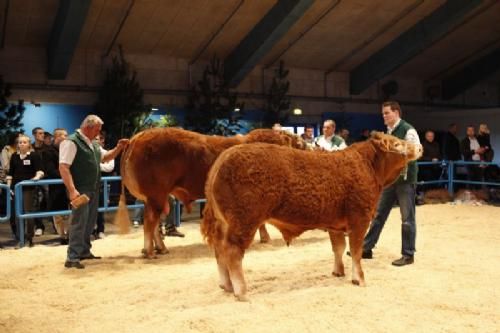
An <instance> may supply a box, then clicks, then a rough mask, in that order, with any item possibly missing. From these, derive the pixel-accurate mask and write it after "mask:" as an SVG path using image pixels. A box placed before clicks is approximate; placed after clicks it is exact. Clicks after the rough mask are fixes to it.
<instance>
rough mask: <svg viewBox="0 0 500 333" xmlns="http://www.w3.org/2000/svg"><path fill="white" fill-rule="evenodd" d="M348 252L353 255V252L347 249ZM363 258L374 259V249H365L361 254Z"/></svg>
mask: <svg viewBox="0 0 500 333" xmlns="http://www.w3.org/2000/svg"><path fill="white" fill-rule="evenodd" d="M346 254H347V255H348V256H349V257H350V256H351V252H350V251H347V253H346ZM361 258H363V259H373V252H372V250H368V251H363V253H362V254H361Z"/></svg>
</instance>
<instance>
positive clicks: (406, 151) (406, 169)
mask: <svg viewBox="0 0 500 333" xmlns="http://www.w3.org/2000/svg"><path fill="white" fill-rule="evenodd" d="M403 143H404V144H403V147H404V149H403V151H402V152H401V154H402V155H404V157H405V168H404V169H403V171H401V175H402V176H403V179H404V180H406V179H407V178H408V142H406V141H403Z"/></svg>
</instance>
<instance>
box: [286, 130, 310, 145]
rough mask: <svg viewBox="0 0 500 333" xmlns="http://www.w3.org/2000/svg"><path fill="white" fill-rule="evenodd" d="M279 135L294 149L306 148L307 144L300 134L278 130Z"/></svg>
mask: <svg viewBox="0 0 500 333" xmlns="http://www.w3.org/2000/svg"><path fill="white" fill-rule="evenodd" d="M280 136H281V137H282V138H283V140H284V141H286V142H289V146H290V147H292V148H295V149H306V148H307V145H306V142H305V141H304V139H302V138H301V136H300V135H297V134H294V133H292V132H289V131H284V130H282V131H280Z"/></svg>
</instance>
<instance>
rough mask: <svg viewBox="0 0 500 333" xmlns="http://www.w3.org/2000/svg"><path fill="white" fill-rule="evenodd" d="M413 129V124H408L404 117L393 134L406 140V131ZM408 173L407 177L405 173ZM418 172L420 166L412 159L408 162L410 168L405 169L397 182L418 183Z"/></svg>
mask: <svg viewBox="0 0 500 333" xmlns="http://www.w3.org/2000/svg"><path fill="white" fill-rule="evenodd" d="M410 129H413V126H411V125H410V124H408V123H407V122H406V121H404V120H403V119H401V120H400V122H399V124H398V126H397V127H396V128H395V129H394V130H393V131H392V133H391V135H393V136H395V137H396V138H398V139H401V140H404V139H405V136H406V132H408V130H410ZM405 173H406V179H405V175H404V174H405ZM417 174H418V166H417V162H416V161H411V162H410V163H408V168H407V169H405V170H403V173H402V174H401V176H399V178H398V179H397V180H396V182H395V183H399V184H402V183H406V184H416V183H417Z"/></svg>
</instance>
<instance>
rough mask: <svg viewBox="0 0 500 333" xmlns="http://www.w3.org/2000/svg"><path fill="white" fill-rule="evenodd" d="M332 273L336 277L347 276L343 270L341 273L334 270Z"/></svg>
mask: <svg viewBox="0 0 500 333" xmlns="http://www.w3.org/2000/svg"><path fill="white" fill-rule="evenodd" d="M332 275H333V276H335V277H343V276H345V274H344V272H341V273H339V272H332Z"/></svg>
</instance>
